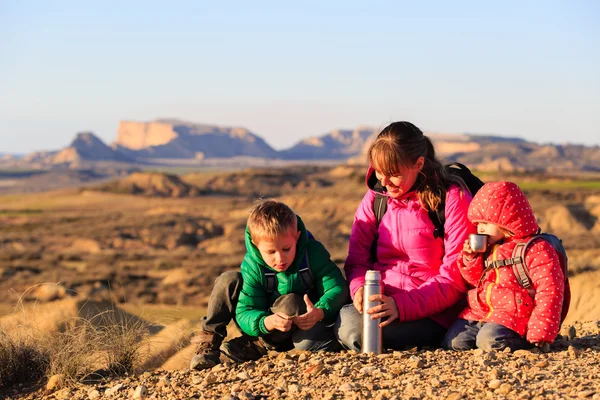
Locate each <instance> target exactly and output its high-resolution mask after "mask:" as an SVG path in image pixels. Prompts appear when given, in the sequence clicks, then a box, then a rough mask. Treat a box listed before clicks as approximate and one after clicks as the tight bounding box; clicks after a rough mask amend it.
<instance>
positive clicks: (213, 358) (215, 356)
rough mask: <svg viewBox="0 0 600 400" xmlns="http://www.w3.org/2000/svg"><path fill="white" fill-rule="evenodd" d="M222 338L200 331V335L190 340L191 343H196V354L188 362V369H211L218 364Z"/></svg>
mask: <svg viewBox="0 0 600 400" xmlns="http://www.w3.org/2000/svg"><path fill="white" fill-rule="evenodd" d="M222 341H223V338H222V337H221V336H219V335H216V334H214V333H211V332H206V331H202V333H201V334H199V335H198V336H195V337H193V338H192V343H197V344H198V347H196V352H195V353H194V357H192V361H190V369H195V370H198V371H200V370H203V369H208V368H212V367H214V366H215V365H217V364H219V363H220V361H219V356H220V351H219V346H220V345H221V342H222Z"/></svg>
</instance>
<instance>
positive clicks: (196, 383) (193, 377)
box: [192, 374, 202, 385]
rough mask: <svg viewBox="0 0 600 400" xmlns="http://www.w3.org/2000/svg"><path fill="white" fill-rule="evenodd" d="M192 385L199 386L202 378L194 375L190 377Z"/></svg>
mask: <svg viewBox="0 0 600 400" xmlns="http://www.w3.org/2000/svg"><path fill="white" fill-rule="evenodd" d="M192 383H193V384H194V385H199V384H201V383H202V378H201V377H200V375H196V374H194V375H192Z"/></svg>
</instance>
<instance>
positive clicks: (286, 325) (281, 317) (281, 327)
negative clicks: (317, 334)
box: [265, 313, 292, 332]
mask: <svg viewBox="0 0 600 400" xmlns="http://www.w3.org/2000/svg"><path fill="white" fill-rule="evenodd" d="M265 328H267V330H268V331H273V330H275V329H276V330H278V331H281V332H287V331H289V330H290V329H292V320H291V318H290V317H288V316H287V315H285V314H282V313H277V314H271V315H269V316H268V317H267V318H265Z"/></svg>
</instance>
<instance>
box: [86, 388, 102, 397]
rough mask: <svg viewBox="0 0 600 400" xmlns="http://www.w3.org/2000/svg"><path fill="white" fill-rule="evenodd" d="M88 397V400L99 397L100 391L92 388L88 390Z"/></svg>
mask: <svg viewBox="0 0 600 400" xmlns="http://www.w3.org/2000/svg"><path fill="white" fill-rule="evenodd" d="M88 398H89V399H90V400H96V399H98V398H100V392H99V391H97V390H96V389H92V390H90V391H89V392H88Z"/></svg>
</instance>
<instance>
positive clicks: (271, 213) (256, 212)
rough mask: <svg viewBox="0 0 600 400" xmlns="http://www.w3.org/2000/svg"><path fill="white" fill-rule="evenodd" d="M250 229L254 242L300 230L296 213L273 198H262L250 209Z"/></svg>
mask: <svg viewBox="0 0 600 400" xmlns="http://www.w3.org/2000/svg"><path fill="white" fill-rule="evenodd" d="M248 230H249V231H250V236H251V237H252V242H253V243H255V244H256V243H258V242H260V241H264V240H273V239H276V238H277V237H279V236H281V235H283V234H285V233H288V232H290V231H292V232H293V233H296V232H297V231H298V221H297V219H296V214H295V213H294V211H292V209H291V208H289V207H288V206H287V205H285V204H284V203H282V202H280V201H276V200H273V199H268V200H262V201H261V202H260V203H258V204H257V205H256V206H254V208H252V210H251V211H250V216H249V217H248Z"/></svg>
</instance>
